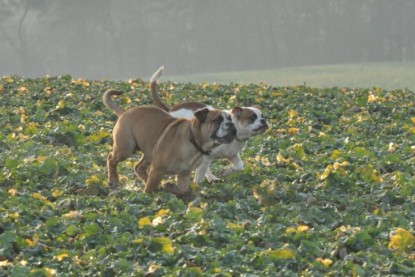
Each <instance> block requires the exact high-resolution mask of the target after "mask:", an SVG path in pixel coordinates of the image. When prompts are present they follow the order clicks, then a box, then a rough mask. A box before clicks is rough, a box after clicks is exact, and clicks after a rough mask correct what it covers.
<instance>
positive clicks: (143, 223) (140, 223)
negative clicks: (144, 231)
mask: <svg viewBox="0 0 415 277" xmlns="http://www.w3.org/2000/svg"><path fill="white" fill-rule="evenodd" d="M146 225H151V220H150V218H149V217H142V218H140V219H139V220H138V226H140V227H141V228H143V227H144V226H146Z"/></svg>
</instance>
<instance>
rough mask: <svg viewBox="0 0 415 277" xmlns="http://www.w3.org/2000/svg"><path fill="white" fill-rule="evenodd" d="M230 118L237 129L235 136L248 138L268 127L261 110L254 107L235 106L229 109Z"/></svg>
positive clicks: (261, 132)
mask: <svg viewBox="0 0 415 277" xmlns="http://www.w3.org/2000/svg"><path fill="white" fill-rule="evenodd" d="M231 114H232V120H233V122H234V124H235V127H236V129H237V130H238V131H237V138H239V139H248V138H250V137H252V136H255V135H260V134H263V133H264V132H265V131H266V130H267V129H268V124H267V122H266V121H265V119H264V118H263V117H262V112H261V111H260V110H259V109H257V108H254V107H246V108H240V107H235V108H233V109H232V111H231Z"/></svg>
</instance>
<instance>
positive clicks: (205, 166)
mask: <svg viewBox="0 0 415 277" xmlns="http://www.w3.org/2000/svg"><path fill="white" fill-rule="evenodd" d="M211 163H212V159H211V158H210V157H203V161H202V164H201V165H200V166H199V167H198V168H197V169H196V175H195V179H194V182H195V183H196V184H199V183H201V182H203V180H204V179H205V175H206V172H207V171H209V172H210V170H209V166H210V164H211Z"/></svg>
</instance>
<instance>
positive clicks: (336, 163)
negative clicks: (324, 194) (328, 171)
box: [333, 161, 350, 170]
mask: <svg viewBox="0 0 415 277" xmlns="http://www.w3.org/2000/svg"><path fill="white" fill-rule="evenodd" d="M348 165H350V163H349V162H348V161H344V162H342V163H339V162H335V163H334V164H333V169H334V170H338V169H340V168H343V167H345V166H348Z"/></svg>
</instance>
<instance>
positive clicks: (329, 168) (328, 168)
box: [320, 164, 333, 180]
mask: <svg viewBox="0 0 415 277" xmlns="http://www.w3.org/2000/svg"><path fill="white" fill-rule="evenodd" d="M332 171H333V166H332V165H331V164H329V165H328V166H327V167H326V169H325V170H324V172H323V174H321V176H320V180H325V179H327V177H329V175H330V173H331V172H332Z"/></svg>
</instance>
